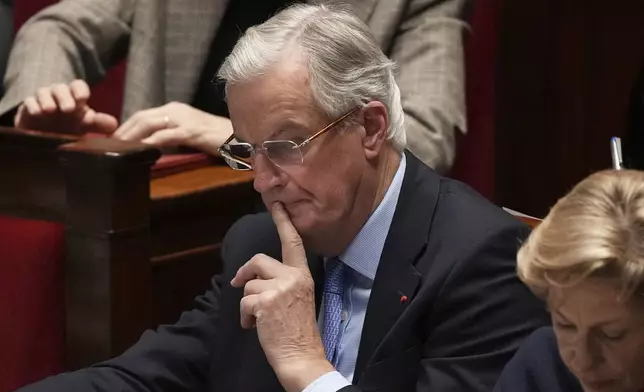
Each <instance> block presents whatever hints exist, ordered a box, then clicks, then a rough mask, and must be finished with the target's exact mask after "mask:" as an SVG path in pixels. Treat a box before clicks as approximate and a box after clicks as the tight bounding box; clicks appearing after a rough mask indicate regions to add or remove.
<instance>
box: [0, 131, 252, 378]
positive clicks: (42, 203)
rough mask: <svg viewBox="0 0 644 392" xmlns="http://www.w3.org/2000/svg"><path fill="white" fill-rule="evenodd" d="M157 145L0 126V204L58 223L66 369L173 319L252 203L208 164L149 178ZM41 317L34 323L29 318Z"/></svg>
mask: <svg viewBox="0 0 644 392" xmlns="http://www.w3.org/2000/svg"><path fill="white" fill-rule="evenodd" d="M159 155H160V152H159V151H158V150H157V149H155V148H153V147H150V146H148V145H144V144H141V143H134V142H122V141H118V140H113V139H108V138H89V139H87V138H79V137H76V136H67V135H62V134H52V133H43V132H31V131H20V130H15V129H9V128H0V165H2V167H4V168H11V170H1V171H0V184H2V192H0V214H2V215H9V216H17V217H23V218H30V219H37V220H44V221H52V222H60V223H61V224H63V225H64V227H65V254H66V259H65V266H64V269H65V285H66V296H65V313H66V328H65V329H66V336H65V339H66V342H65V343H66V354H65V356H66V368H67V369H75V368H78V367H82V366H86V365H88V364H91V363H94V362H97V361H100V360H103V359H106V358H109V357H112V356H114V355H118V354H119V353H121V352H122V351H123V350H124V349H125V348H127V347H128V346H129V345H131V344H132V343H134V342H135V341H136V340H137V339H138V337H139V335H140V334H141V332H142V331H143V330H144V329H145V328H148V327H154V326H156V325H158V324H159V323H161V322H173V321H174V320H176V318H177V317H178V316H179V314H180V312H181V311H182V310H185V309H189V308H190V307H191V306H192V301H193V298H194V297H195V296H196V295H198V294H201V293H202V292H203V291H204V290H206V289H207V288H208V287H209V284H210V279H211V277H212V275H213V274H215V273H216V272H218V271H219V270H220V269H221V258H220V255H219V249H220V247H221V242H222V240H223V237H224V235H225V233H226V231H227V229H228V228H229V227H230V225H232V224H233V223H234V222H235V221H236V220H237V219H239V218H240V217H241V216H243V215H245V214H248V213H252V212H254V211H256V209H257V205H258V203H259V198H258V196H257V193H256V192H255V191H254V190H253V187H252V174H251V173H248V172H235V171H233V170H232V169H230V168H228V167H227V166H224V165H222V164H219V163H217V161H216V160H215V161H214V162H215V163H214V164H210V165H209V166H206V167H199V168H196V169H194V168H192V169H188V170H187V171H185V172H174V173H172V174H169V175H166V176H163V177H160V178H155V179H153V180H150V168H151V166H152V165H153V164H154V163H155V161H156V160H157V159H158V157H159ZM36 327H42V326H36Z"/></svg>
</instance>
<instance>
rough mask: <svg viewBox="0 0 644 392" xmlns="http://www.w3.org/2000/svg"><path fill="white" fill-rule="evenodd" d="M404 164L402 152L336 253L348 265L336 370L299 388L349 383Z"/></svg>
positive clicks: (324, 390)
mask: <svg viewBox="0 0 644 392" xmlns="http://www.w3.org/2000/svg"><path fill="white" fill-rule="evenodd" d="M406 166H407V164H406V160H405V154H402V158H401V160H400V165H399V166H398V170H397V171H396V174H395V175H394V178H393V180H392V182H391V185H389V189H387V192H386V193H385V197H384V198H383V199H382V201H381V202H380V204H379V205H378V207H377V208H376V210H375V211H374V212H373V213H372V214H371V216H370V217H369V219H368V220H367V223H365V225H364V226H363V227H362V229H361V230H360V232H359V233H358V235H357V236H356V237H355V238H354V239H353V241H352V242H351V244H349V246H348V247H347V249H346V250H345V251H344V253H343V254H341V255H340V256H339V258H340V260H342V262H343V263H344V264H346V265H347V266H348V267H350V268H348V269H347V270H348V271H347V276H346V278H345V288H344V296H343V302H344V304H343V310H342V326H341V329H340V336H339V337H338V339H339V342H338V364H337V366H336V371H335V372H330V373H327V374H325V375H323V376H321V377H320V378H318V379H317V380H315V381H314V382H312V383H311V384H310V385H309V386H307V387H306V388H305V389H304V391H302V392H336V391H338V390H340V389H342V388H344V387H346V386H348V385H351V382H350V380H353V374H354V371H355V368H356V361H357V359H358V348H359V347H360V338H361V336H362V326H363V325H364V319H365V315H366V313H367V304H368V303H369V296H370V295H371V288H372V286H373V280H374V279H375V277H376V271H377V270H378V264H379V263H380V256H381V255H382V249H383V248H384V246H385V240H386V239H387V234H388V233H389V227H390V226H391V220H392V219H393V217H394V212H395V211H396V205H397V204H398V196H399V195H400V188H401V186H402V182H403V177H404V176H405V167H406ZM323 318H324V309H320V317H319V318H318V326H319V327H320V328H321V327H322V326H323V325H324V320H323Z"/></svg>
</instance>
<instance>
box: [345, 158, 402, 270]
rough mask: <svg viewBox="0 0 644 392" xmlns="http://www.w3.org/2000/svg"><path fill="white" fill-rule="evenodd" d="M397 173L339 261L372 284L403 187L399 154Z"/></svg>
mask: <svg viewBox="0 0 644 392" xmlns="http://www.w3.org/2000/svg"><path fill="white" fill-rule="evenodd" d="M401 155H402V158H401V159H400V164H399V165H398V170H396V174H395V175H394V178H393V180H392V181H391V184H390V185H389V188H388V189H387V192H386V193H385V197H384V198H383V199H382V201H381V202H380V204H379V205H378V207H377V208H376V210H375V211H374V212H373V213H372V214H371V216H369V219H368V220H367V223H365V224H364V226H362V229H360V232H358V235H357V236H356V237H355V238H354V239H353V241H351V243H350V244H349V246H348V247H347V249H346V250H345V251H344V253H342V254H341V255H340V260H342V262H343V263H344V264H346V265H348V266H349V267H351V268H352V269H354V270H355V271H356V272H358V273H359V274H360V275H363V276H365V277H367V278H369V279H371V280H374V279H375V278H376V271H377V270H378V264H379V263H380V256H381V255H382V249H383V248H384V247H385V240H386V239H387V234H388V233H389V226H391V220H392V219H393V217H394V212H396V205H397V204H398V195H400V188H401V187H402V182H403V177H404V176H405V168H406V166H407V163H406V159H405V154H404V153H402V154H401Z"/></svg>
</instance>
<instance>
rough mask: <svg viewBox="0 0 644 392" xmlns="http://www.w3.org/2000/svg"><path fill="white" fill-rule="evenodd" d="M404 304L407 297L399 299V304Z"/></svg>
mask: <svg viewBox="0 0 644 392" xmlns="http://www.w3.org/2000/svg"><path fill="white" fill-rule="evenodd" d="M405 302H407V296H406V295H403V296H401V297H400V303H401V304H404V303H405Z"/></svg>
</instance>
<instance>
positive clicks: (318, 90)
mask: <svg viewBox="0 0 644 392" xmlns="http://www.w3.org/2000/svg"><path fill="white" fill-rule="evenodd" d="M293 48H297V49H299V50H300V52H301V53H302V54H303V55H304V56H305V57H306V59H307V61H308V71H309V78H310V81H311V92H312V95H313V99H314V101H315V104H316V105H317V106H318V107H319V108H320V109H321V110H322V111H323V112H324V113H325V114H326V115H328V116H329V117H339V116H341V115H343V114H345V113H346V112H348V111H350V110H351V109H353V108H355V107H363V106H365V105H366V104H367V103H368V102H370V101H379V102H381V103H382V104H384V105H385V107H386V108H387V115H388V117H389V129H388V130H387V138H388V139H389V140H390V141H391V143H392V144H393V146H394V147H396V148H397V149H398V150H402V149H403V148H405V143H406V140H405V139H406V138H405V128H404V123H403V121H404V113H403V109H402V104H401V102H400V90H399V89H398V85H397V84H396V81H395V79H394V69H395V63H394V62H393V61H391V60H390V59H389V58H387V56H386V55H385V54H384V53H383V51H382V49H381V48H380V47H379V45H378V44H377V43H376V40H375V38H374V36H373V34H372V33H371V31H370V30H369V27H368V26H367V25H366V24H365V23H364V22H362V21H361V20H360V19H359V18H358V17H357V16H355V15H354V14H353V13H351V12H349V11H348V10H347V9H345V8H339V7H336V6H334V7H329V6H328V5H308V4H298V5H293V6H291V7H288V8H286V9H284V10H283V11H281V12H279V13H278V14H276V15H275V16H273V17H272V18H270V19H269V20H268V21H266V22H264V23H262V24H260V25H257V26H253V27H251V28H249V29H248V30H246V32H245V33H244V35H243V36H242V37H241V38H240V39H239V41H238V42H237V44H236V45H235V47H234V49H233V51H232V52H231V54H230V55H229V56H228V57H227V58H226V60H225V61H224V63H223V64H222V66H221V68H220V69H219V72H218V74H217V76H218V77H219V79H220V80H222V81H223V82H225V83H226V89H227V88H228V86H230V85H234V84H236V83H240V82H245V81H249V80H251V79H253V78H256V77H259V76H261V75H264V74H265V73H266V72H267V71H268V70H269V69H270V68H271V67H272V66H274V65H275V64H277V63H278V62H279V61H280V60H282V59H283V58H284V56H285V55H288V54H289V50H290V49H293Z"/></svg>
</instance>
